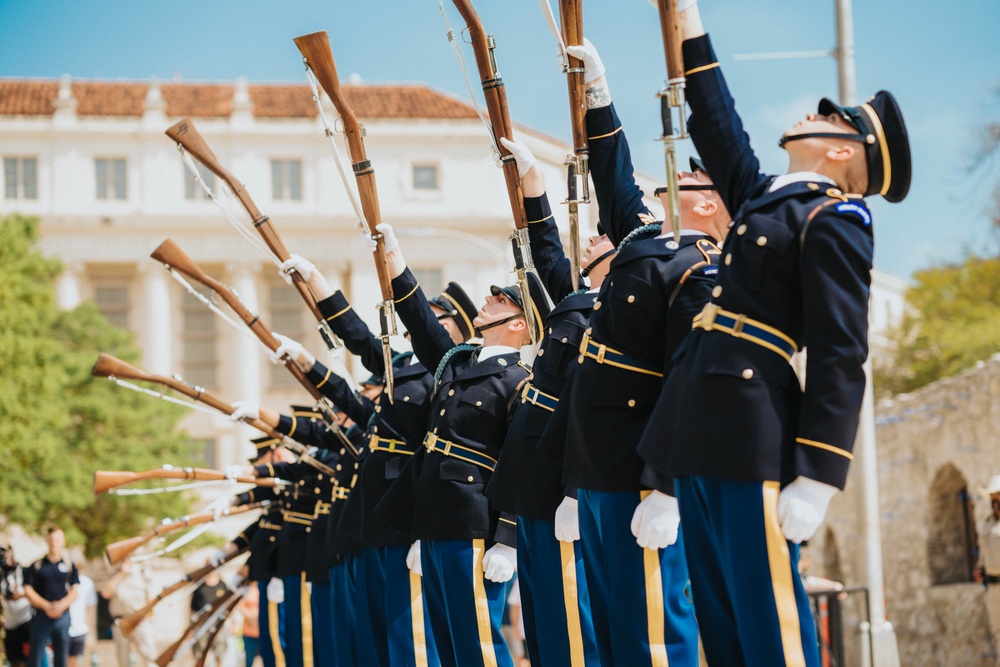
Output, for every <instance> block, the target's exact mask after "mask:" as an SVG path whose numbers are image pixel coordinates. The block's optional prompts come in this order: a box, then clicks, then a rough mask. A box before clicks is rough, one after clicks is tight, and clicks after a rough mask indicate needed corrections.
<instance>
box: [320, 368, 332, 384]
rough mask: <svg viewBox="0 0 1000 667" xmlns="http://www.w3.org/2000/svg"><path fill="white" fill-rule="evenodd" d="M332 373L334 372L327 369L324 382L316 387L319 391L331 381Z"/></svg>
mask: <svg viewBox="0 0 1000 667" xmlns="http://www.w3.org/2000/svg"><path fill="white" fill-rule="evenodd" d="M332 372H333V371H331V370H330V369H329V368H327V369H326V375H324V376H323V380H322V381H321V382H320V383H319V384H318V385H316V388H317V389H319V388H320V387H322V386H323V385H325V384H326V381H327V380H329V379H330V373H332Z"/></svg>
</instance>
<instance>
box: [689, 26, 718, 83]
mask: <svg viewBox="0 0 1000 667" xmlns="http://www.w3.org/2000/svg"><path fill="white" fill-rule="evenodd" d="M681 48H682V49H683V52H684V70H685V74H688V73H691V71H692V70H696V69H699V68H701V67H705V66H706V65H714V64H716V63H718V61H719V59H718V58H717V57H716V55H715V49H713V48H712V40H711V39H709V37H708V35H700V36H698V37H694V38H692V39H687V40H684V43H683V44H682V45H681Z"/></svg>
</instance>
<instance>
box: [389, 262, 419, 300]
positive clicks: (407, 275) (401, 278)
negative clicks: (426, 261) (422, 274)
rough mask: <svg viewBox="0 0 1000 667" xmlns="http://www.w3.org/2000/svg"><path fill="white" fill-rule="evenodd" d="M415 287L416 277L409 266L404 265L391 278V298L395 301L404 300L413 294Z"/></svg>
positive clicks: (416, 285)
mask: <svg viewBox="0 0 1000 667" xmlns="http://www.w3.org/2000/svg"><path fill="white" fill-rule="evenodd" d="M417 287H418V284H417V277H416V276H414V275H413V272H412V271H410V267H406V268H405V269H404V270H403V272H402V273H401V274H399V275H398V276H396V277H395V278H393V279H392V294H393V297H394V298H393V300H394V301H395V302H396V303H401V302H402V301H405V300H406V299H408V298H410V297H411V296H413V293H414V292H415V291H416V290H417Z"/></svg>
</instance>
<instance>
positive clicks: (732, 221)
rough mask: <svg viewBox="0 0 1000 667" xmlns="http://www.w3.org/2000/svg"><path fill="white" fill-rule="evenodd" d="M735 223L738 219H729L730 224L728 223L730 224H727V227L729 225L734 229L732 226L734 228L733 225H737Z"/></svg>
mask: <svg viewBox="0 0 1000 667" xmlns="http://www.w3.org/2000/svg"><path fill="white" fill-rule="evenodd" d="M735 224H736V221H735V220H730V221H729V224H728V225H726V226H727V227H729V228H730V229H732V228H733V225H735Z"/></svg>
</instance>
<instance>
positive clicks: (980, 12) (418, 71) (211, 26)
mask: <svg viewBox="0 0 1000 667" xmlns="http://www.w3.org/2000/svg"><path fill="white" fill-rule="evenodd" d="M475 4H476V8H477V10H478V12H479V14H480V16H481V18H482V21H483V24H484V26H485V27H486V30H487V31H489V32H493V33H494V34H495V35H496V39H497V42H498V48H497V61H498V65H499V69H500V73H501V75H502V76H503V79H504V81H505V83H506V85H507V95H508V102H509V106H510V110H511V113H512V115H513V116H514V118H515V120H516V121H518V122H520V123H524V124H527V125H530V126H532V127H534V128H537V129H539V130H541V131H544V132H546V133H548V134H551V135H553V136H556V137H559V138H563V139H566V140H568V138H569V120H568V111H567V103H566V89H565V82H564V79H563V77H562V75H561V74H560V73H559V71H558V68H557V65H556V59H555V41H554V39H553V37H552V36H551V34H550V33H549V32H548V28H547V26H546V24H545V21H544V19H543V14H542V11H541V9H540V7H539V4H538V2H537V0H478V1H477V2H475ZM700 7H701V12H702V17H703V19H704V21H705V25H706V28H707V29H708V31H709V33H710V34H711V35H712V37H713V41H714V43H715V47H716V50H717V52H718V53H719V57H720V60H721V62H722V64H723V68H724V71H725V72H726V74H727V78H728V79H729V83H730V86H731V87H732V89H733V94H734V96H735V98H736V101H737V108H738V110H739V111H740V113H741V114H742V116H743V119H744V122H745V123H746V125H747V129H748V131H749V133H750V136H751V139H752V140H753V143H754V147H755V149H756V150H757V151H758V156H759V157H760V159H761V161H762V163H763V165H764V167H765V169H766V170H768V171H771V172H781V171H784V170H785V168H786V166H787V164H786V160H785V157H784V153H783V152H782V151H781V150H779V149H778V148H777V143H776V142H777V139H778V137H779V136H780V134H781V132H782V131H783V130H784V129H785V128H787V127H788V126H789V125H791V124H792V123H794V122H795V121H796V120H798V119H799V118H801V116H802V115H803V114H805V113H807V112H809V111H812V110H813V109H814V108H815V104H816V101H817V100H818V99H819V98H820V97H822V96H830V97H836V94H837V72H836V63H835V61H834V60H833V59H832V58H823V59H810V60H778V61H736V60H734V59H733V55H734V54H739V53H760V52H767V51H806V50H808V51H812V50H818V49H827V48H832V47H833V46H834V43H835V27H834V0H797V1H795V0H770V1H768V2H746V1H745V0H744V1H739V0H701V3H700ZM446 11H448V14H449V20H450V21H451V22H452V24H453V26H460V25H461V19H460V17H459V16H458V14H457V12H456V11H455V10H454V7H453V6H452V5H451V4H450V2H449V3H446ZM854 29H855V47H856V60H857V89H858V95H859V97H861V98H862V99H863V98H865V97H868V96H869V95H871V94H872V93H874V92H875V91H877V90H879V89H881V88H885V89H888V90H891V91H893V93H895V95H896V96H897V98H898V99H899V100H900V104H901V106H902V108H903V111H904V114H905V116H906V122H907V125H908V128H909V132H910V138H911V146H912V151H913V159H914V167H913V172H914V175H913V185H912V188H911V190H910V195H909V197H908V198H907V199H906V200H905V201H904V202H903V203H901V204H895V205H893V204H888V203H885V202H883V201H882V200H881V199H878V198H873V199H872V200H871V207H872V209H873V212H874V214H875V225H876V266H878V267H879V268H881V269H883V270H886V271H889V272H891V273H894V274H897V275H900V276H903V277H908V276H909V275H910V274H911V273H912V272H913V271H914V270H918V269H920V268H923V267H927V266H930V265H933V264H940V263H943V262H955V261H959V260H960V259H961V258H962V257H963V256H964V254H965V253H966V252H968V251H975V252H978V253H979V254H995V253H996V252H997V248H998V243H997V236H996V235H995V234H994V233H993V232H992V231H991V228H990V223H989V218H988V214H989V212H990V210H991V209H992V207H993V200H992V196H991V192H992V188H993V186H994V185H995V184H996V183H997V181H998V179H1000V166H998V164H997V161H996V158H995V157H994V160H993V162H992V163H987V164H985V165H983V166H981V167H980V168H979V169H978V170H973V169H972V167H973V165H974V164H975V162H976V156H977V148H978V146H980V145H981V138H980V135H979V132H980V131H981V129H982V127H983V126H984V125H985V124H986V123H987V122H988V121H989V120H994V121H997V120H1000V45H998V40H997V31H998V29H1000V2H997V0H954V1H952V2H948V3H939V2H931V1H929V0H908V1H906V2H903V1H901V0H855V2H854ZM317 30H326V31H327V32H329V33H330V38H331V43H332V47H333V54H334V57H335V58H336V60H337V66H338V70H339V71H340V74H341V76H343V77H346V76H348V75H349V74H351V73H356V74H358V75H360V77H361V78H362V80H364V81H367V82H373V83H374V82H404V81H419V82H425V83H428V84H430V85H432V86H434V87H437V88H440V89H443V90H446V91H449V92H452V93H454V94H457V95H460V96H462V97H463V98H464V97H466V96H467V92H466V88H465V84H464V81H463V80H462V78H461V75H460V73H459V69H458V65H457V62H456V60H455V58H454V56H453V55H452V51H451V49H450V47H449V46H448V43H447V41H446V39H445V28H444V22H443V20H442V19H441V16H440V14H439V12H438V6H437V2H436V0H381V1H378V2H373V1H371V0H367V1H365V0H361V1H358V0H350V1H345V0H325V1H320V0H300V1H295V2H275V1H273V0H272V1H271V2H265V1H263V0H201V1H200V2H194V1H192V0H173V1H172V2H169V3H164V2H148V1H147V2H142V1H137V0H132V1H130V2H124V1H114V0H90V1H89V2H68V1H67V0H63V1H61V2H58V1H56V0H0V44H3V48H2V49H0V76H3V77H45V78H54V77H58V76H59V75H61V74H63V73H68V74H70V75H72V76H73V77H76V78H102V79H146V78H149V77H151V76H158V77H160V78H161V79H163V80H168V79H171V78H173V77H175V76H180V77H181V78H182V79H183V80H188V81H194V80H199V81H206V80H207V81H227V80H232V79H235V78H236V77H238V76H245V77H247V78H248V79H249V80H250V81H304V75H303V70H302V67H301V64H300V57H299V54H298V51H297V50H296V49H295V46H294V44H293V43H292V38H293V37H295V36H297V35H300V34H305V33H308V32H314V31H317ZM584 32H585V34H587V36H588V37H589V38H590V39H591V40H592V41H593V42H594V43H595V44H596V45H597V47H598V49H599V50H600V52H601V55H602V58H603V60H604V62H605V64H606V66H607V69H608V77H609V80H610V83H611V91H612V96H613V97H614V99H615V103H616V106H617V108H618V110H619V114H620V115H621V116H622V119H623V123H624V125H625V129H626V131H627V132H628V135H629V138H630V142H631V145H632V150H633V158H634V160H635V163H636V165H637V166H638V168H639V169H641V170H642V171H644V172H646V173H648V174H650V175H652V176H654V177H656V176H658V175H662V174H663V169H664V168H663V158H662V148H661V144H660V143H659V142H658V141H655V140H654V138H655V137H656V136H657V135H658V134H659V127H658V124H659V120H658V105H657V101H656V100H655V99H654V93H655V92H656V90H657V89H658V88H659V86H660V85H661V83H662V80H663V77H664V72H665V66H664V60H663V51H662V44H661V42H660V31H659V25H658V23H657V18H656V12H655V10H653V8H652V7H651V6H650V5H649V3H648V2H647V1H646V0H614V1H611V0H601V1H600V2H596V1H594V0H590V1H589V2H585V3H584ZM466 56H467V62H468V63H469V64H470V67H472V69H473V76H475V75H474V66H472V65H471V63H472V61H471V51H470V50H467V51H466ZM474 83H475V81H474ZM0 143H2V139H0ZM484 145H485V144H484ZM681 150H682V151H683V152H690V151H691V150H692V149H691V147H690V145H682V146H681ZM484 154H485V153H484ZM484 159H486V158H485V157H484ZM558 187H559V185H557V184H553V185H550V189H552V190H555V189H556V188H558ZM560 194H561V193H560Z"/></svg>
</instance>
